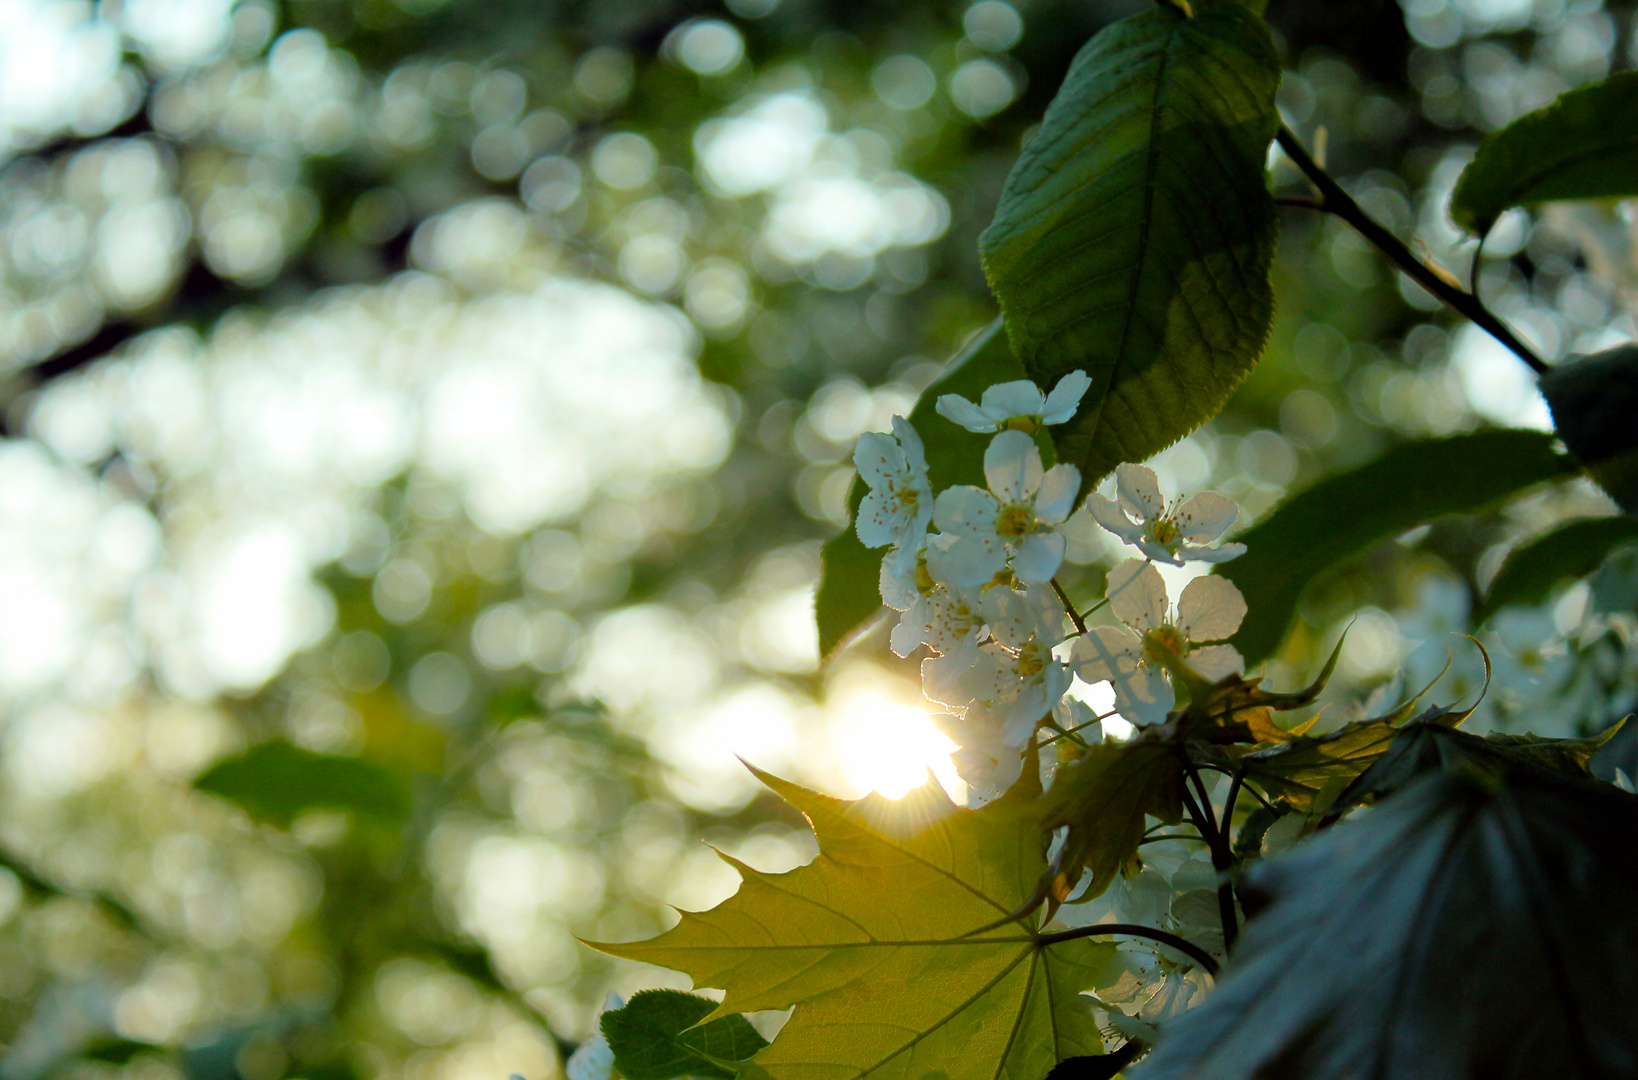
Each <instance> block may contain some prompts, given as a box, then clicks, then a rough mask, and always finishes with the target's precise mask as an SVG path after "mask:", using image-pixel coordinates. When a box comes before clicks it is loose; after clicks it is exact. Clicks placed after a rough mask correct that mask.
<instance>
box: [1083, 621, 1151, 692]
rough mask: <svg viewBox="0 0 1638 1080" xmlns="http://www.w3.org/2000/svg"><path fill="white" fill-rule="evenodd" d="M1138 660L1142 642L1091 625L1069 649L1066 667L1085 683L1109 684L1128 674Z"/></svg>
mask: <svg viewBox="0 0 1638 1080" xmlns="http://www.w3.org/2000/svg"><path fill="white" fill-rule="evenodd" d="M1142 657H1143V641H1142V639H1141V638H1139V637H1138V636H1137V635H1136V634H1134V633H1132V632H1131V631H1130V630H1124V629H1122V628H1120V627H1118V626H1094V627H1093V628H1092V629H1091V630H1088V631H1087V632H1086V634H1085V635H1084V636H1082V637H1078V638H1076V639H1075V644H1074V645H1072V646H1070V649H1069V665H1070V667H1072V668H1074V670H1075V674H1077V675H1079V676H1080V677H1081V678H1082V679H1084V680H1085V681H1086V682H1089V683H1100V682H1109V681H1111V680H1113V679H1115V678H1116V677H1118V676H1121V675H1123V674H1124V673H1126V672H1130V671H1132V670H1133V669H1134V668H1136V667H1137V666H1138V661H1139V660H1140V659H1142Z"/></svg>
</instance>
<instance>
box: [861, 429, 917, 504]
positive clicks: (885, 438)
mask: <svg viewBox="0 0 1638 1080" xmlns="http://www.w3.org/2000/svg"><path fill="white" fill-rule="evenodd" d="M853 467H854V468H856V469H858V470H859V475H860V476H862V477H864V482H865V483H866V484H868V485H870V488H871V490H872V491H874V490H875V489H877V488H879V487H882V486H884V485H886V484H889V483H891V482H892V481H894V480H896V479H898V478H899V477H900V476H903V475H904V469H905V460H904V448H903V447H902V446H900V445H899V441H898V440H897V439H895V438H893V436H891V435H885V434H883V433H882V432H880V431H867V432H865V433H864V434H863V435H860V436H859V442H858V444H857V445H856V446H854V448H853Z"/></svg>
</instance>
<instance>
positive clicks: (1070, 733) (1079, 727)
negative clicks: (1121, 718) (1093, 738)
mask: <svg viewBox="0 0 1638 1080" xmlns="http://www.w3.org/2000/svg"><path fill="white" fill-rule="evenodd" d="M1119 711H1120V710H1119V709H1110V710H1109V711H1108V712H1106V713H1099V714H1098V715H1096V716H1094V717H1093V718H1092V719H1090V720H1088V721H1087V722H1086V723H1084V724H1076V725H1075V726H1074V727H1072V728H1059V729H1058V734H1056V735H1054V736H1053V737H1052V738H1050V739H1042V740H1041V746H1051V745H1052V744H1053V743H1055V742H1057V741H1058V740H1059V739H1063V738H1070V739H1075V733H1076V732H1077V731H1085V730H1086V729H1087V728H1089V727H1091V726H1092V725H1094V724H1101V723H1103V722H1104V721H1105V720H1107V719H1109V718H1110V717H1111V716H1114V715H1115V714H1116V713H1117V712H1119ZM1075 741H1076V742H1081V740H1079V739H1075ZM1081 745H1082V746H1085V745H1086V744H1085V743H1084V742H1082V743H1081Z"/></svg>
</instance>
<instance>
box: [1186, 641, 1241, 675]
mask: <svg viewBox="0 0 1638 1080" xmlns="http://www.w3.org/2000/svg"><path fill="white" fill-rule="evenodd" d="M1187 659H1188V662H1189V666H1190V667H1192V668H1194V670H1196V671H1198V672H1199V673H1200V674H1202V675H1204V676H1205V677H1206V678H1208V679H1210V680H1211V681H1212V682H1218V681H1220V680H1222V679H1226V678H1228V677H1229V676H1230V675H1244V674H1245V672H1246V661H1245V658H1244V657H1242V656H1241V655H1240V650H1239V649H1236V648H1235V647H1234V646H1233V645H1207V646H1206V647H1205V648H1203V649H1191V650H1190V651H1189V655H1188V657H1187Z"/></svg>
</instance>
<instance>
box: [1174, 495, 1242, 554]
mask: <svg viewBox="0 0 1638 1080" xmlns="http://www.w3.org/2000/svg"><path fill="white" fill-rule="evenodd" d="M1239 517H1240V508H1239V506H1237V505H1236V504H1235V502H1234V500H1233V499H1231V498H1229V497H1228V496H1227V495H1219V494H1217V492H1215V491H1202V492H1201V493H1200V494H1198V495H1196V496H1195V497H1194V498H1192V499H1190V500H1189V501H1188V502H1186V503H1184V504H1183V505H1182V506H1179V507H1178V508H1177V515H1176V517H1175V519H1174V520H1176V522H1177V528H1178V531H1179V532H1181V533H1182V534H1183V539H1185V540H1187V541H1189V542H1190V543H1193V544H1209V543H1211V542H1212V541H1213V540H1216V539H1217V538H1218V537H1219V536H1222V535H1223V534H1224V533H1225V532H1227V531H1228V527H1229V526H1230V525H1233V524H1234V523H1235V521H1236V520H1238V519H1239Z"/></svg>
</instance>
